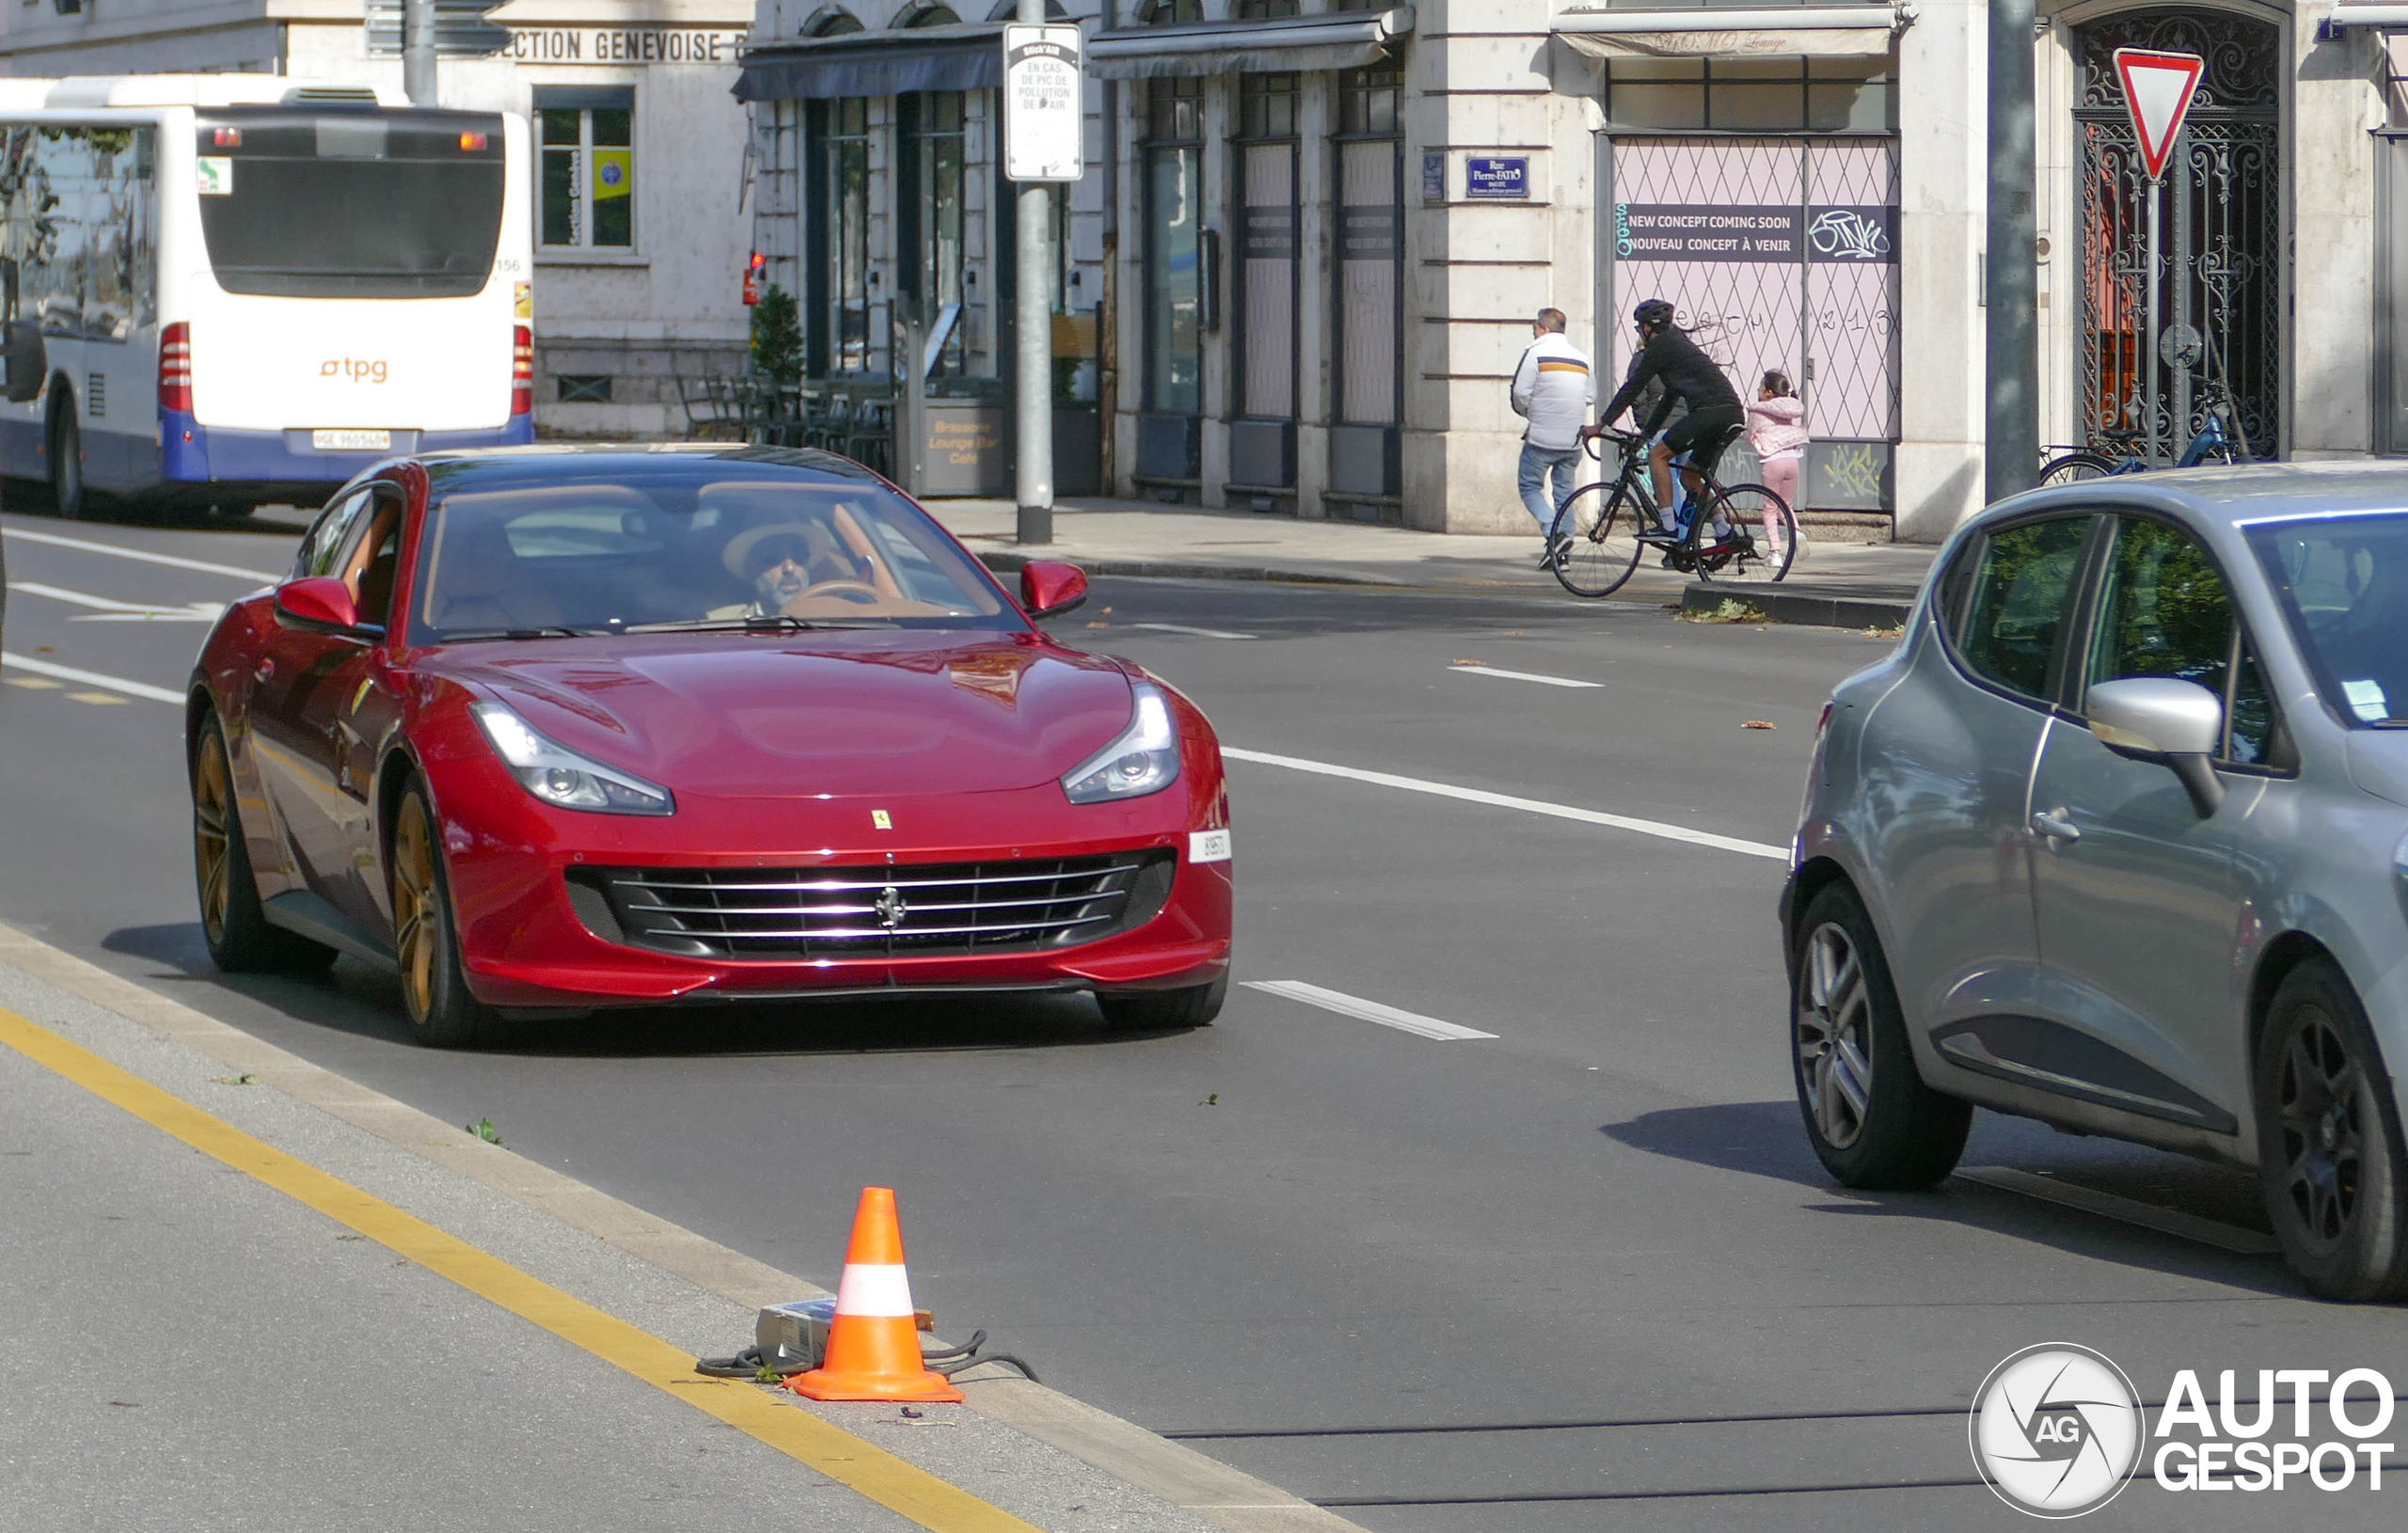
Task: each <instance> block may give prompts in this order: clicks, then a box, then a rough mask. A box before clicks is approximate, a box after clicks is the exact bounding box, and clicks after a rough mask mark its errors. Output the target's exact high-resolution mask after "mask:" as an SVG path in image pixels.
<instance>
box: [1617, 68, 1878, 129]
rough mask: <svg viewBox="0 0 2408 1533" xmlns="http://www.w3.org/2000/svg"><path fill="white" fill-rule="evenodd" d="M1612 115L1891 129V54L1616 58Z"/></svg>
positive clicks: (1649, 121) (1668, 124)
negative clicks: (1880, 56)
mask: <svg viewBox="0 0 2408 1533" xmlns="http://www.w3.org/2000/svg"><path fill="white" fill-rule="evenodd" d="M1606 119H1607V121H1608V122H1609V123H1610V124H1611V125H1612V126H1614V127H1616V128H1621V129H1634V130H1639V131H1641V132H1646V131H1654V132H1659V133H1696V132H1700V131H1704V132H1709V133H1711V132H1723V133H1801V132H1802V133H1826V134H1846V133H1870V134H1885V133H1893V132H1895V131H1896V129H1897V124H1898V111H1897V87H1896V84H1895V82H1894V79H1893V72H1892V70H1891V67H1890V61H1889V60H1888V59H1887V58H1617V59H1614V60H1612V61H1610V63H1608V66H1607V71H1606Z"/></svg>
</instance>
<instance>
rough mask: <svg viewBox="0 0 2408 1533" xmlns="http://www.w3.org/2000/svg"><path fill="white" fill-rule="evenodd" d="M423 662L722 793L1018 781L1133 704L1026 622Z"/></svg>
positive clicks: (545, 720)
mask: <svg viewBox="0 0 2408 1533" xmlns="http://www.w3.org/2000/svg"><path fill="white" fill-rule="evenodd" d="M425 669H426V670H427V671H429V672H434V673H436V674H438V675H441V676H444V677H446V678H448V679H450V680H452V681H455V682H458V683H461V684H464V685H466V686H467V687H470V688H471V689H472V690H475V691H478V692H481V693H483V694H484V695H486V696H489V697H492V698H496V699H498V700H499V701H501V702H504V703H508V704H509V705H510V706H511V707H513V708H515V709H516V710H517V711H518V713H519V714H520V715H521V716H522V717H523V718H525V719H526V720H527V721H528V723H530V724H531V725H533V726H534V727H535V728H536V729H538V730H540V731H542V732H543V733H544V734H546V735H550V736H551V737H552V738H553V739H555V740H557V741H559V742H560V743H561V744H562V745H564V746H567V747H569V748H570V749H571V750H574V751H583V752H585V753H586V754H588V755H591V756H593V757H594V758H595V759H596V760H599V761H601V762H603V763H605V764H606V765H610V766H614V767H621V768H623V769H625V770H627V771H632V772H636V773H639V774H640V775H642V776H643V777H646V778H649V779H651V780H652V781H654V782H659V783H661V784H663V785H664V786H666V787H668V788H670V789H671V790H672V791H674V792H677V793H686V794H706V795H711V796H715V797H724V798H823V797H836V798H841V797H852V796H858V795H873V794H874V795H879V796H882V797H888V798H893V797H896V796H899V795H904V794H917V793H978V792H987V791H992V790H998V789H1011V788H1026V787H1032V786H1036V785H1038V784H1040V783H1043V782H1050V781H1053V780H1054V779H1056V778H1059V777H1060V776H1061V775H1062V774H1063V773H1065V772H1067V771H1069V769H1070V768H1071V767H1075V766H1077V765H1079V763H1081V762H1082V761H1084V760H1085V759H1086V758H1087V757H1088V756H1090V755H1092V754H1093V753H1094V752H1096V751H1100V750H1101V749H1102V748H1103V747H1104V745H1105V744H1107V743H1108V742H1110V740H1111V739H1112V737H1113V736H1114V735H1117V734H1118V733H1119V732H1120V731H1121V730H1122V729H1124V728H1126V727H1127V725H1128V723H1129V717H1130V709H1131V700H1130V681H1129V677H1128V676H1127V675H1126V674H1124V673H1123V672H1122V671H1121V670H1120V668H1119V667H1118V666H1117V665H1115V664H1114V663H1113V662H1111V661H1108V660H1103V659H1099V658H1097V657H1095V656H1086V655H1080V654H1077V653H1075V652H1073V651H1069V650H1063V649H1059V648H1056V647H1054V646H1053V645H1052V644H1050V643H1048V642H1047V641H1046V640H1044V639H1043V638H1041V637H1039V636H1037V635H1027V634H997V635H992V636H989V635H976V636H968V637H965V636H964V635H962V634H960V633H958V632H957V633H927V634H924V633H916V632H909V631H906V632H901V633H897V632H894V631H891V630H878V631H875V632H868V631H863V632H851V633H828V634H809V635H780V636H777V637H774V638H770V637H759V636H729V635H724V634H714V635H707V636H705V635H694V634H685V635H671V634H663V635H643V636H629V637H622V638H619V639H615V640H610V639H594V640H567V639H562V640H541V641H534V642H527V643H499V642H496V643H483V644H474V645H469V644H463V645H458V646H455V647H452V648H450V649H446V650H442V651H437V652H434V653H433V654H432V655H431V656H430V657H429V660H428V662H427V664H426V666H425Z"/></svg>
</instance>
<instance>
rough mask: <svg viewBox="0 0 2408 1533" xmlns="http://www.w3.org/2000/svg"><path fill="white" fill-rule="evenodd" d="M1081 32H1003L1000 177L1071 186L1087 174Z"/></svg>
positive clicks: (1024, 28) (1069, 28) (1055, 29)
mask: <svg viewBox="0 0 2408 1533" xmlns="http://www.w3.org/2000/svg"><path fill="white" fill-rule="evenodd" d="M1081 73H1082V71H1081V68H1080V63H1079V29H1078V28H1077V27H1075V26H1020V25H1012V26H1006V27H1005V28H1004V175H1005V177H1006V179H1007V180H1011V181H1018V182H1069V181H1077V180H1078V179H1079V178H1080V177H1081V176H1083V175H1085V173H1086V165H1085V137H1086V132H1085V115H1086V114H1085V100H1084V97H1085V92H1084V91H1083V90H1082V88H1081Z"/></svg>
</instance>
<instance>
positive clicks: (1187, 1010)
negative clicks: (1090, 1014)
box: [1095, 974, 1229, 1033]
mask: <svg viewBox="0 0 2408 1533" xmlns="http://www.w3.org/2000/svg"><path fill="white" fill-rule="evenodd" d="M1228 994H1229V976H1228V975H1227V974H1223V975H1222V976H1221V977H1220V978H1218V979H1216V980H1214V981H1213V982H1212V984H1210V985H1198V986H1195V987H1193V988H1189V989H1184V990H1122V991H1119V992H1117V993H1113V992H1110V991H1104V990H1098V991H1097V992H1096V997H1095V1004H1097V1005H1098V1006H1100V1007H1101V1008H1102V1011H1103V1025H1104V1026H1106V1027H1108V1028H1110V1029H1112V1030H1113V1031H1114V1032H1116V1033H1145V1032H1168V1031H1170V1030H1172V1029H1175V1028H1177V1029H1184V1028H1191V1027H1209V1026H1211V1025H1212V1019H1213V1018H1215V1017H1218V1016H1219V1015H1221V1004H1222V1003H1223V1002H1224V1001H1226V1000H1228Z"/></svg>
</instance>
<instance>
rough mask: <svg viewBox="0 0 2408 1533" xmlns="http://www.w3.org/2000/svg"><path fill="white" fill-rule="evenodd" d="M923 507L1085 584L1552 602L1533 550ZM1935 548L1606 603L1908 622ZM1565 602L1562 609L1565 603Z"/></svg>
mask: <svg viewBox="0 0 2408 1533" xmlns="http://www.w3.org/2000/svg"><path fill="white" fill-rule="evenodd" d="M926 504H927V509H928V510H929V511H930V512H931V513H933V514H935V516H936V518H937V519H938V520H939V521H941V522H943V524H944V525H945V526H946V528H948V529H950V530H951V531H952V532H953V534H954V535H955V536H956V537H958V538H959V539H961V540H962V541H963V542H964V543H966V544H968V545H970V547H971V548H972V549H973V550H974V552H976V553H977V555H978V557H979V558H980V559H981V560H983V561H985V562H986V563H987V564H988V565H989V566H990V567H991V568H994V569H998V570H1016V569H1018V568H1019V567H1020V566H1021V564H1022V563H1023V562H1025V561H1027V560H1028V559H1029V558H1032V557H1043V558H1053V559H1061V560H1067V561H1070V562H1072V563H1075V564H1077V565H1079V566H1081V567H1082V568H1084V569H1085V571H1086V572H1087V573H1088V574H1090V575H1135V576H1152V577H1174V578H1185V579H1232V580H1302V581H1323V582H1333V583H1339V584H1348V585H1372V586H1402V587H1411V588H1414V589H1418V590H1436V591H1465V592H1483V593H1491V594H1496V593H1527V594H1529V595H1547V596H1562V595H1563V588H1562V587H1561V586H1560V585H1558V584H1557V583H1556V581H1555V577H1553V576H1551V575H1549V574H1547V573H1546V572H1545V571H1544V570H1541V569H1539V568H1538V567H1537V565H1538V552H1539V540H1538V536H1537V534H1536V533H1535V532H1533V533H1532V534H1531V535H1530V536H1528V537H1480V536H1473V535H1470V534H1466V533H1459V532H1409V531H1405V530H1402V529H1398V528H1391V527H1377V526H1372V525H1370V524H1368V523H1362V522H1334V521H1328V522H1325V521H1299V520H1296V519H1295V518H1293V517H1288V516H1277V515H1266V514H1257V513H1252V512H1230V511H1204V510H1199V509H1197V508H1196V507H1193V506H1180V507H1176V508H1173V507H1166V506H1160V505H1156V504H1154V503H1152V502H1149V501H1142V500H1110V499H1092V500H1089V499H1081V500H1067V501H1064V502H1062V503H1061V504H1059V505H1057V506H1056V507H1055V508H1054V542H1053V543H1052V544H1051V545H1049V546H1047V547H1046V549H1045V550H1044V552H1043V554H1042V555H1038V554H1036V553H1034V551H1033V550H1027V549H1023V548H1022V547H1021V546H1020V545H1019V544H1018V543H1017V542H1016V541H1015V529H1016V525H1017V516H1018V513H1017V512H1016V510H1015V509H1014V507H1013V505H1012V503H1011V502H1010V501H1008V500H931V501H927V502H926ZM1938 551H1939V550H1938V549H1937V548H1935V547H1932V546H1929V545H1920V544H1899V543H1882V544H1852V543H1842V542H1836V541H1825V540H1822V539H1817V538H1814V536H1813V534H1812V532H1811V531H1810V533H1809V535H1808V542H1807V544H1806V547H1805V550H1804V552H1803V555H1802V557H1801V558H1800V559H1799V560H1798V563H1797V565H1796V566H1795V567H1794V568H1793V569H1792V570H1791V571H1790V573H1789V577H1788V578H1787V579H1785V580H1783V581H1782V583H1781V584H1780V585H1779V586H1777V587H1776V586H1749V587H1746V588H1744V589H1738V590H1734V589H1731V588H1717V587H1713V586H1709V585H1705V584H1703V583H1702V582H1700V581H1698V580H1695V579H1691V578H1687V577H1681V576H1677V575H1675V574H1673V573H1672V572H1671V571H1669V570H1658V569H1656V568H1654V567H1652V562H1653V561H1646V563H1647V565H1648V567H1642V568H1641V569H1640V571H1639V572H1638V573H1637V574H1635V575H1633V576H1632V577H1631V579H1630V583H1629V584H1628V585H1626V586H1624V588H1623V589H1622V590H1621V591H1620V592H1618V593H1615V597H1614V599H1615V600H1617V601H1629V602H1647V603H1665V602H1682V601H1686V602H1687V604H1688V605H1689V606H1690V607H1691V608H1696V607H1698V606H1700V605H1703V608H1704V609H1705V610H1708V611H1711V610H1713V609H1715V608H1717V607H1719V605H1720V603H1721V601H1722V600H1723V599H1724V598H1725V597H1726V596H1730V595H1733V594H1736V595H1737V596H1738V597H1739V598H1740V599H1741V600H1743V601H1746V602H1749V603H1751V604H1752V605H1755V606H1757V607H1758V608H1761V609H1763V610H1764V612H1765V614H1766V617H1767V618H1769V619H1771V620H1772V621H1775V622H1782V623H1818V624H1834V623H1836V624H1844V625H1847V626H1857V627H1888V626H1893V625H1894V624H1898V623H1900V622H1903V621H1904V620H1905V616H1906V608H1907V607H1908V606H1909V604H1910V603H1911V602H1912V601H1913V600H1914V596H1915V593H1916V591H1917V590H1918V589H1920V588H1921V586H1922V584H1923V579H1924V576H1925V574H1926V573H1927V572H1928V571H1929V570H1930V568H1931V561H1932V556H1933V555H1934V554H1936V553H1937V552H1938ZM1565 599H1567V600H1569V599H1570V598H1568V597H1566V598H1565Z"/></svg>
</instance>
